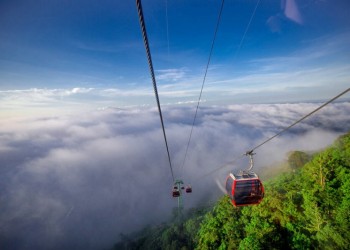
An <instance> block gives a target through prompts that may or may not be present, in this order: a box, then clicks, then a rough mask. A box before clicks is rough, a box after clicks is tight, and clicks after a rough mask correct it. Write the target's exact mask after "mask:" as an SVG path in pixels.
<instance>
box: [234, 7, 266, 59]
mask: <svg viewBox="0 0 350 250" xmlns="http://www.w3.org/2000/svg"><path fill="white" fill-rule="evenodd" d="M260 1H261V0H258V2H257V3H256V5H255V9H254V11H253V13H252V15H251V17H250V20H249V22H248V25H247V27H246V28H245V31H244V34H243V36H242V39H241V42H240V43H239V46H238V48H237V50H236V53H235V56H234V58H236V57H237V54H238V52H239V51H240V50H241V48H242V45H243V41H244V39H245V37H246V35H247V32H248V30H249V28H250V24H251V23H252V21H253V18H254V16H255V13H256V10H257V9H258V6H259V3H260Z"/></svg>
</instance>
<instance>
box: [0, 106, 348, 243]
mask: <svg viewBox="0 0 350 250" xmlns="http://www.w3.org/2000/svg"><path fill="white" fill-rule="evenodd" d="M319 105H320V104H319V103H299V104H261V105H231V106H220V107H219V106H206V107H204V106H203V107H201V108H200V109H199V112H198V117H197V120H196V123H195V127H194V130H193V134H192V140H191V142H190V145H189V149H188V155H187V158H186V161H185V164H184V166H183V161H184V155H185V151H186V145H187V142H188V138H189V133H190V130H191V126H192V121H193V115H194V111H195V109H194V107H188V106H186V107H184V106H177V107H171V106H166V107H164V108H163V116H164V121H165V128H166V133H167V137H168V142H169V149H170V154H171V158H172V164H173V168H174V173H175V177H176V178H180V177H181V178H182V179H183V180H184V182H185V183H191V184H192V186H193V193H192V194H191V195H185V197H184V206H185V208H189V207H196V206H200V205H205V204H208V203H210V202H212V201H215V199H217V198H218V197H219V196H220V195H222V193H221V191H220V190H219V189H218V187H217V186H216V183H215V181H216V180H220V181H222V182H223V181H224V178H225V175H226V174H227V173H228V172H229V171H237V170H239V169H240V168H244V167H246V166H247V165H248V163H249V162H248V159H245V158H243V159H242V160H240V161H238V162H237V163H235V164H232V165H228V166H227V167H225V168H221V169H220V171H217V172H214V173H213V174H211V175H207V173H209V172H211V171H212V170H214V169H216V168H218V167H220V166H223V165H225V164H226V163H227V162H230V161H232V160H233V159H235V158H236V157H237V156H240V155H242V154H243V153H245V152H246V151H247V150H249V149H251V148H253V147H254V146H256V145H258V144H259V143H261V142H263V141H264V140H265V139H267V138H269V137H270V136H273V135H274V134H275V133H277V132H279V131H281V130H282V129H283V128H285V127H287V126H289V125H290V124H292V123H293V122H295V121H296V120H298V119H299V118H301V117H302V116H304V115H305V114H307V113H309V112H311V111H312V110H314V109H315V108H317V107H318V106H319ZM349 130H350V103H349V102H341V103H335V104H331V105H329V106H327V107H325V108H324V109H323V110H321V111H319V112H318V113H316V114H314V115H313V116H311V117H310V118H308V119H306V120H305V121H303V122H302V123H300V124H298V125H296V126H295V127H293V128H292V129H291V130H289V131H287V132H286V133H284V134H282V135H281V136H279V137H277V138H275V139H274V140H272V141H270V142H269V143H267V144H265V145H264V146H262V147H260V148H258V149H257V150H256V151H255V152H256V153H257V154H256V155H255V171H256V172H257V173H259V171H264V168H265V167H266V166H271V165H273V164H274V163H276V162H279V161H282V160H283V159H285V158H286V155H287V153H288V152H289V151H291V150H305V151H316V150H319V149H322V148H324V147H326V146H328V145H330V144H331V143H332V142H333V141H334V139H336V138H337V137H338V136H339V135H341V134H343V133H346V132H348V131H349ZM172 181H173V180H172V177H171V174H170V168H169V163H168V158H167V154H166V149H165V144H164V138H163V134H162V131H161V127H160V120H159V115H158V113H157V110H156V109H155V108H132V109H131V108H130V109H125V110H120V109H112V108H109V109H105V110H100V111H96V112H90V113H84V114H78V115H75V116H60V117H41V118H25V119H8V120H3V121H2V122H1V125H0V249H103V248H109V247H111V246H112V245H113V243H115V242H117V241H118V239H119V236H120V234H121V233H123V234H127V233H130V232H133V231H135V230H139V229H141V228H143V227H144V226H146V225H150V224H155V223H161V222H164V221H167V220H169V219H170V218H171V216H172V209H173V208H174V207H176V206H177V201H176V200H175V199H173V198H172V197H171V188H172Z"/></svg>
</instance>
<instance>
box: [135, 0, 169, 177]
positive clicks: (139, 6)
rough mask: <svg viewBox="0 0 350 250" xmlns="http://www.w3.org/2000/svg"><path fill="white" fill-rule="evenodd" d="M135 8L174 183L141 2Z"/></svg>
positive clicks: (138, 0) (137, 1)
mask: <svg viewBox="0 0 350 250" xmlns="http://www.w3.org/2000/svg"><path fill="white" fill-rule="evenodd" d="M136 7H137V12H138V15H139V21H140V26H141V32H142V37H143V42H144V44H145V49H146V54H147V60H148V66H149V70H150V73H151V78H152V82H153V89H154V94H155V96H156V101H157V105H158V111H159V117H160V122H161V124H162V129H163V136H164V141H165V146H166V150H167V153H168V159H169V166H170V171H171V176H172V178H173V181H175V177H174V172H173V167H172V165H171V159H170V153H169V147H168V141H167V138H166V133H165V128H164V122H163V115H162V109H161V108H160V102H159V96H158V90H157V83H156V78H155V74H154V69H153V63H152V57H151V50H150V48H149V43H148V38H147V31H146V24H145V20H144V17H143V12H142V5H141V0H136Z"/></svg>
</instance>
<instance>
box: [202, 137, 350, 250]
mask: <svg viewBox="0 0 350 250" xmlns="http://www.w3.org/2000/svg"><path fill="white" fill-rule="evenodd" d="M306 159H308V156H307V155H306V154H304V153H302V152H294V153H293V154H291V155H290V157H289V164H290V166H291V168H292V169H293V170H294V171H293V172H291V173H287V174H283V175H281V176H279V177H277V178H275V179H273V180H270V181H268V182H267V183H266V184H265V191H266V192H265V198H264V200H263V202H262V203H261V204H260V205H259V206H249V207H244V208H234V207H232V206H231V205H230V204H229V200H228V197H223V198H222V199H221V200H220V201H219V202H218V204H217V205H216V206H215V208H214V210H213V211H212V212H210V213H208V214H207V215H206V217H205V219H204V221H203V222H202V225H201V228H200V230H199V238H198V239H199V241H198V244H197V247H196V248H197V249H282V248H283V249H314V248H317V249H347V248H348V246H350V231H349V229H350V226H349V223H350V211H349V206H350V134H347V135H345V136H342V137H341V138H339V139H338V140H337V141H336V142H335V144H334V145H333V146H332V147H330V148H328V149H326V150H324V151H323V152H321V153H318V154H315V155H314V156H313V158H312V159H311V160H310V161H309V162H308V163H307V164H305V165H304V166H303V167H302V168H300V167H301V166H302V164H303V162H305V161H306Z"/></svg>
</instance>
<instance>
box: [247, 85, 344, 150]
mask: <svg viewBox="0 0 350 250" xmlns="http://www.w3.org/2000/svg"><path fill="white" fill-rule="evenodd" d="M349 91H350V88H348V89H346V90H344V91H343V92H341V93H340V94H339V95H337V96H335V97H333V98H332V99H330V100H329V101H327V102H325V103H324V104H322V105H321V106H319V107H318V108H316V109H315V110H314V111H312V112H310V113H308V114H307V115H305V116H304V117H302V118H300V119H299V120H297V121H296V122H294V123H293V124H292V125H290V126H289V127H286V128H285V129H283V130H281V131H280V132H278V133H277V134H275V135H274V136H272V137H270V138H268V139H267V140H265V141H263V142H262V143H260V144H259V145H257V146H255V147H254V148H253V149H251V150H250V151H249V152H254V150H256V149H258V148H259V147H261V146H262V145H264V144H265V143H267V142H269V141H271V140H272V139H274V138H275V137H277V136H279V135H281V134H282V133H284V132H286V131H287V130H288V129H290V128H292V127H294V126H295V125H297V124H298V123H299V122H301V121H303V120H304V119H306V118H308V117H309V116H311V115H312V114H314V113H316V112H317V111H319V110H320V109H322V108H324V107H325V106H327V105H328V104H330V103H331V102H333V101H335V100H336V99H338V98H339V97H341V96H342V95H345V94H346V93H347V92H349Z"/></svg>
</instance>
